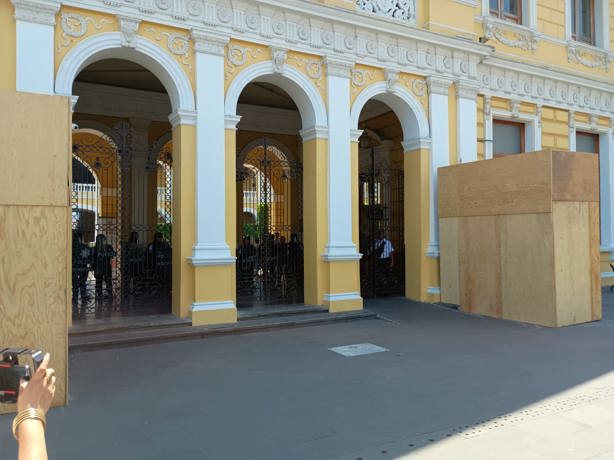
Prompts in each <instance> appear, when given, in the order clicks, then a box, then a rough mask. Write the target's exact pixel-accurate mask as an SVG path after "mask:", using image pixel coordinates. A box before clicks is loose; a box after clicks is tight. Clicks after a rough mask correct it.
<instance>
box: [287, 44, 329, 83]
mask: <svg viewBox="0 0 614 460" xmlns="http://www.w3.org/2000/svg"><path fill="white" fill-rule="evenodd" d="M288 61H289V62H294V63H295V64H296V67H298V68H299V69H301V70H302V71H304V72H305V74H306V75H307V76H308V77H309V78H310V79H311V80H312V81H313V82H314V84H315V85H316V86H317V87H318V88H321V87H322V60H321V59H318V58H306V57H303V56H300V55H298V54H296V53H292V52H290V53H288Z"/></svg>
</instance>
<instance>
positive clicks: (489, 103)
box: [484, 96, 492, 117]
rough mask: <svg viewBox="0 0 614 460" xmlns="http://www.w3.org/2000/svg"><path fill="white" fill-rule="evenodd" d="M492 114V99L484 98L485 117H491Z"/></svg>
mask: <svg viewBox="0 0 614 460" xmlns="http://www.w3.org/2000/svg"><path fill="white" fill-rule="evenodd" d="M491 113H492V98H491V97H490V96H484V116H485V117H490V115H491Z"/></svg>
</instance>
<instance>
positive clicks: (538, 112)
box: [535, 104, 543, 129]
mask: <svg viewBox="0 0 614 460" xmlns="http://www.w3.org/2000/svg"><path fill="white" fill-rule="evenodd" d="M542 112H543V107H542V105H541V104H537V106H536V107H535V116H536V117H537V127H538V128H539V129H541V128H542Z"/></svg>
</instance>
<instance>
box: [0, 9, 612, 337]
mask: <svg viewBox="0 0 614 460" xmlns="http://www.w3.org/2000/svg"><path fill="white" fill-rule="evenodd" d="M0 34H2V40H1V41H0V43H1V44H2V45H1V48H0V49H1V51H0V57H1V59H2V63H3V65H2V66H1V67H0V89H1V90H4V91H23V92H33V93H41V94H49V95H62V96H71V97H72V101H73V113H72V119H73V144H74V146H73V153H72V155H73V163H72V164H73V176H72V177H73V185H72V187H73V189H72V190H73V200H74V201H73V223H75V222H77V221H78V222H80V223H79V225H82V223H83V222H86V221H87V222H90V224H87V225H90V226H91V231H90V230H84V229H85V227H83V228H81V230H83V237H84V240H85V243H88V242H89V243H91V245H92V246H93V245H94V241H95V240H96V237H97V235H98V234H101V233H102V232H103V231H104V232H106V236H107V241H108V243H109V245H110V246H112V247H113V248H114V252H115V253H116V256H115V261H112V262H109V264H110V265H109V267H110V268H109V273H111V272H112V273H113V274H114V275H112V277H113V279H112V280H110V281H106V279H105V280H104V281H105V283H106V284H107V286H106V287H107V288H108V283H109V282H110V283H111V284H112V285H115V286H119V285H121V290H120V291H119V293H114V294H110V295H111V296H115V297H117V298H120V301H121V302H123V300H121V299H124V298H128V297H130V298H131V296H132V295H133V294H134V293H135V292H136V291H137V290H135V288H134V286H135V285H136V283H137V281H135V280H140V279H141V278H142V272H141V271H139V270H141V269H140V268H138V263H137V262H135V261H136V260H137V259H136V258H134V256H133V255H131V254H133V253H131V252H130V249H129V248H130V246H129V244H130V242H129V239H131V238H134V241H137V240H138V241H140V242H141V245H142V251H144V252H146V251H150V252H151V253H152V254H153V256H152V257H154V259H155V261H154V262H151V264H153V265H151V267H154V268H151V270H150V272H151V276H150V278H148V279H150V280H155V283H157V284H156V286H158V285H159V284H160V283H162V282H161V281H160V279H161V278H160V277H162V278H164V282H168V291H164V292H163V293H162V294H160V296H162V297H164V296H165V295H166V294H168V305H169V306H170V308H171V310H172V313H173V314H174V315H176V316H179V317H185V318H191V320H192V324H194V325H204V324H217V323H229V322H235V321H237V307H239V308H240V307H241V305H242V303H246V304H250V303H252V304H253V303H259V304H263V305H266V304H268V303H305V304H308V305H317V306H323V307H325V308H327V309H328V310H329V311H330V312H343V311H350V310H357V309H361V308H362V306H363V298H366V297H370V296H378V295H384V294H400V295H405V296H407V297H409V298H412V299H416V300H420V301H427V302H438V301H440V281H439V256H440V253H439V234H438V224H437V222H438V216H437V168H439V167H442V166H447V165H450V164H456V163H466V162H471V161H488V160H489V159H491V158H493V157H495V156H498V155H506V154H514V153H520V152H524V151H526V152H530V151H535V150H540V149H542V148H554V149H561V150H567V149H569V150H578V151H591V152H593V153H595V154H597V155H599V158H600V177H595V181H599V182H600V187H601V257H602V282H603V284H606V285H607V284H611V282H614V278H612V271H611V270H610V267H609V263H610V260H612V258H614V214H613V213H614V209H613V207H614V184H612V181H614V138H613V136H614V131H613V120H614V69H613V68H612V61H614V53H613V52H612V51H611V50H612V49H614V1H610V0H593V1H586V0H585V1H583V0H565V1H562V0H558V1H555V0H517V1H516V2H515V3H514V2H512V3H510V2H498V1H497V0H388V1H384V2H381V1H374V0H320V1H315V0H311V1H305V0H292V1H272V2H271V1H268V2H266V3H263V2H260V1H257V0H253V1H241V2H235V1H232V2H226V1H216V0H211V1H209V0H173V1H171V0H118V1H113V2H109V1H104V0H71V1H61V0H11V1H10V2H9V1H4V2H2V3H0ZM88 145H89V146H88ZM92 145H96V147H92ZM75 162H76V163H75ZM77 169H78V170H79V171H82V174H83V177H86V176H87V180H86V179H82V180H81V179H78V178H76V176H75V170H77ZM86 192H87V193H89V194H86ZM88 212H89V213H91V214H87V213H88ZM86 214H87V216H88V217H83V216H86ZM79 219H81V220H79ZM87 219H89V220H87ZM83 225H85V224H83ZM87 228H88V229H90V227H87ZM171 228H172V231H170V229H171ZM73 229H75V226H74V225H73ZM158 233H160V234H163V235H162V237H163V238H164V239H165V240H166V241H167V244H168V246H169V247H172V256H170V254H171V252H170V249H169V250H168V251H169V252H168V254H169V258H171V259H172V260H169V263H168V264H167V265H164V267H166V268H164V269H160V266H162V265H159V264H160V263H159V260H161V259H160V258H161V256H160V254H162V249H160V248H163V247H166V246H162V245H156V244H155V241H154V242H152V243H151V244H150V245H148V246H146V243H147V242H149V241H152V240H153V239H155V238H156V236H155V235H156V234H158ZM86 235H87V236H86ZM383 240H388V242H389V243H386V244H380V243H381V241H383ZM160 244H162V243H160ZM388 244H389V245H390V246H388ZM280 248H282V249H280ZM156 251H158V252H157V253H156ZM131 257H132V258H131ZM152 260H153V259H152ZM383 261H385V262H383ZM73 263H74V261H73ZM156 264H158V265H156ZM120 266H121V267H123V268H121V267H120ZM135 267H136V268H135ZM120 269H121V270H123V271H122V273H121V274H119V275H117V276H116V275H115V273H116V272H117V271H118V270H120ZM167 269H168V273H167V272H166V271H165V270H167ZM73 270H74V267H73ZM95 270H96V269H95V268H92V273H94V272H95ZM143 270H145V269H143ZM99 272H100V273H102V271H100V270H99ZM85 273H86V276H89V277H91V275H87V271H86V272H85ZM94 276H96V277H98V275H94ZM109 276H111V275H109ZM100 277H103V275H100ZM76 279H77V278H75V275H74V273H73V295H75V283H77V282H78V283H80V282H81V281H76ZM96 282H98V279H97V280H96ZM83 283H85V281H83ZM84 285H85V284H84ZM102 286H103V283H102V281H100V290H101V292H102ZM144 286H145V287H144V288H142V290H145V291H147V290H150V291H151V288H150V287H149V285H144ZM158 287H159V286H158ZM154 291H155V290H154ZM154 291H151V292H154ZM155 292H157V291H155ZM96 293H98V286H97V287H96ZM76 295H77V296H78V295H79V294H78V293H77V294H76ZM81 295H82V296H83V295H84V294H81ZM156 295H157V294H156ZM73 300H74V299H73Z"/></svg>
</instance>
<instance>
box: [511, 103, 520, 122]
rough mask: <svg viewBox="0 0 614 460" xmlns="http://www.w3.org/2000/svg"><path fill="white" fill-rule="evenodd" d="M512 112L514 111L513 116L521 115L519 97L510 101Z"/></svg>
mask: <svg viewBox="0 0 614 460" xmlns="http://www.w3.org/2000/svg"><path fill="white" fill-rule="evenodd" d="M510 112H511V113H512V118H518V117H520V101H519V100H518V99H512V100H511V101H510Z"/></svg>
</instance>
